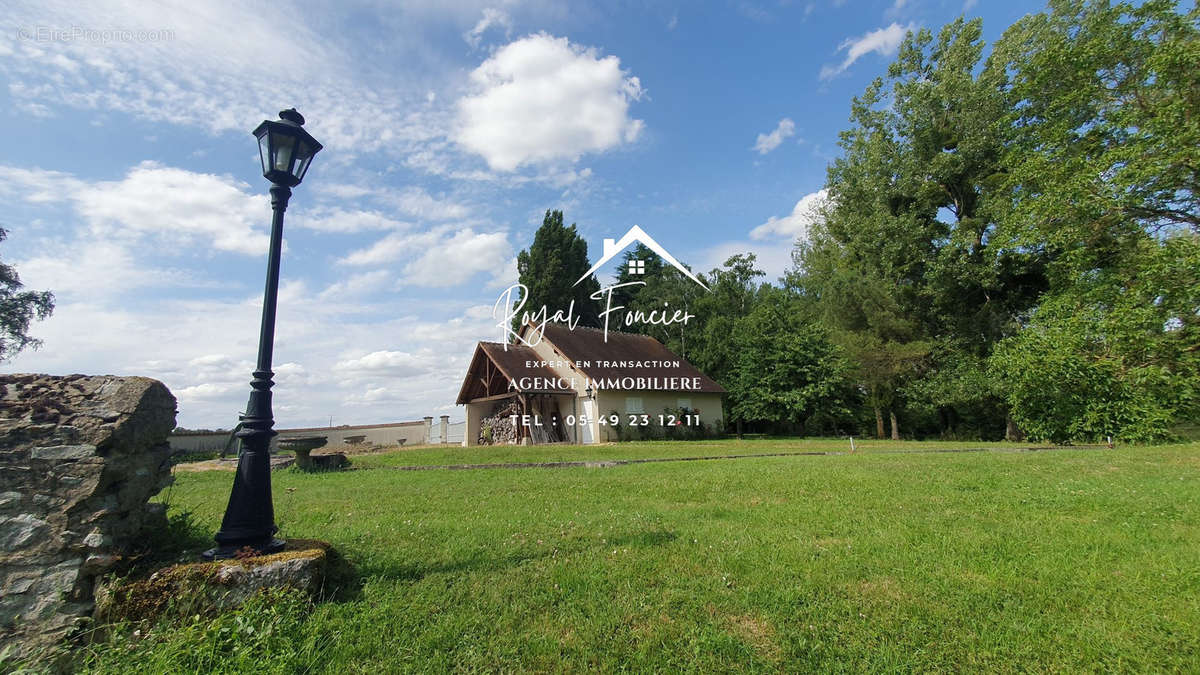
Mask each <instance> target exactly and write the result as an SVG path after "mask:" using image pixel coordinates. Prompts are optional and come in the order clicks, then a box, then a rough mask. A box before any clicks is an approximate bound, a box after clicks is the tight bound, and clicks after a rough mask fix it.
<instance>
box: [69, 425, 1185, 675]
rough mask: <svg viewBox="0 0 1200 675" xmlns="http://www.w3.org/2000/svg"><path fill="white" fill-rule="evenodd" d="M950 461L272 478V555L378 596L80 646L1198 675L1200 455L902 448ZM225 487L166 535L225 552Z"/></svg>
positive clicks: (726, 450) (252, 658)
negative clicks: (320, 548) (210, 541)
mask: <svg viewBox="0 0 1200 675" xmlns="http://www.w3.org/2000/svg"><path fill="white" fill-rule="evenodd" d="M861 447H862V446H861V445H860V448H861ZM952 447H983V445H982V444H978V443H975V444H939V443H872V444H868V446H867V448H866V451H865V452H862V453H859V454H854V455H839V456H795V457H766V458H754V459H739V460H728V461H698V462H670V463H653V464H636V465H626V466H615V467H608V468H568V469H518V470H513V469H508V470H504V469H489V470H476V471H445V470H435V471H417V472H410V471H394V470H387V469H386V466H388V465H398V464H458V463H478V462H492V461H496V462H509V461H557V460H559V459H628V458H633V457H667V456H692V455H710V454H750V453H755V452H805V451H841V450H847V449H848V447H847V444H846V442H844V441H812V442H808V441H748V442H742V443H737V442H732V441H723V442H707V443H666V442H658V443H637V444H621V445H615V446H598V447H588V448H549V449H546V448H505V449H502V450H497V449H462V448H450V449H445V448H441V449H413V450H405V451H400V452H396V453H393V454H390V455H376V456H370V457H356V458H355V462H356V465H357V466H362V467H374V468H373V469H368V470H360V471H351V472H344V473H335V474H302V473H297V472H293V471H290V470H288V471H282V472H277V473H275V474H274V476H273V481H274V494H275V510H276V520H277V522H278V524H279V526H280V533H281V534H282V535H284V536H287V537H313V538H320V539H325V540H327V541H331V542H332V543H333V544H334V545H335V546H336V547H337V548H338V549H339V550H340V551H341V552H342V553H343V554H344V555H345V556H346V557H347V558H348V559H350V560H351V561H352V562H353V563H354V564H355V565H356V566H357V568H358V570H359V572H360V574H361V576H362V587H361V590H360V591H359V592H358V593H357V594H356V595H354V596H353V597H351V598H349V599H344V600H341V601H336V602H325V603H320V604H317V605H315V606H309V605H307V604H305V603H303V602H299V601H298V600H297V599H296V598H294V597H291V596H286V595H284V596H277V597H272V598H268V599H266V600H264V601H262V602H257V603H253V604H251V605H249V606H247V607H245V608H243V609H242V610H239V611H238V612H234V613H231V614H227V615H224V616H222V617H220V618H218V619H216V620H206V619H193V620H183V621H179V622H175V623H173V624H170V625H169V626H158V627H152V628H151V627H144V626H142V627H134V626H129V627H127V628H125V629H122V630H118V631H117V632H116V633H115V635H114V636H113V637H112V638H111V639H110V640H109V641H107V642H103V643H98V644H95V645H92V646H91V647H90V648H88V655H87V658H88V662H87V668H89V669H92V670H96V671H112V672H126V671H130V670H137V671H141V672H180V671H184V672H214V671H220V670H230V671H240V670H245V671H255V672H301V671H304V670H311V671H312V672H338V673H344V672H349V673H379V672H395V671H401V670H420V671H435V672H440V671H445V670H479V669H483V670H510V671H511V670H536V671H546V670H553V671H561V670H603V671H612V670H633V671H645V670H696V671H714V670H736V671H743V670H744V671H777V670H786V671H793V672H795V671H811V670H817V671H831V670H836V671H861V670H871V671H880V670H886V671H894V670H903V671H908V670H921V671H929V670H935V671H978V670H988V671H1018V670H1021V671H1026V670H1035V671H1077V670H1081V669H1084V670H1137V671H1144V670H1156V671H1191V672H1195V671H1197V670H1200V443H1192V444H1186V445H1174V446H1161V447H1151V448H1118V449H1116V450H1063V451H1054V452H1033V453H1012V452H967V453H899V452H885V451H888V450H915V449H933V448H952ZM997 447H1003V446H997ZM231 480H232V477H231V474H230V473H228V472H220V471H206V472H191V473H182V472H180V473H178V474H177V482H176V484H175V486H174V487H173V488H172V489H171V491H170V493H169V495H166V496H167V498H168V499H169V501H170V507H171V512H172V513H178V512H181V511H190V512H192V514H193V516H194V518H195V519H196V521H197V522H198V524H199V526H200V527H201V528H203V529H204V530H206V531H210V532H211V531H215V530H216V528H217V525H218V524H219V521H220V516H221V512H222V511H223V509H224V506H225V501H226V499H227V497H228V493H229V486H230V482H231ZM134 628H138V629H140V630H141V631H142V633H143V637H140V638H135V637H133V636H132V630H134ZM147 631H148V632H149V634H150V635H149V637H145V635H144V634H145V633H146V632H147Z"/></svg>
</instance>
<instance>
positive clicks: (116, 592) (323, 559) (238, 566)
mask: <svg viewBox="0 0 1200 675" xmlns="http://www.w3.org/2000/svg"><path fill="white" fill-rule="evenodd" d="M331 558H332V559H335V560H336V561H337V562H338V565H337V567H339V568H341V567H343V566H344V562H342V560H341V558H340V556H337V554H336V552H334V551H333V549H332V547H331V546H330V545H329V544H328V543H326V542H323V541H318V540H316V539H290V540H288V541H287V547H286V548H285V549H284V550H283V551H280V552H279V553H273V554H271V555H263V556H250V557H245V558H231V559H229V560H218V561H214V562H196V563H187V564H180V565H172V566H170V567H166V568H163V569H160V570H158V571H156V572H154V573H153V574H151V575H150V576H149V577H148V578H145V579H141V580H136V581H130V580H122V579H109V580H105V581H104V582H103V583H101V584H100V585H99V586H98V588H97V591H96V614H95V616H96V619H97V620H98V621H99V622H101V623H116V622H120V621H150V620H155V619H158V618H159V617H163V616H185V615H194V614H201V615H207V614H213V613H215V612H218V611H221V610H224V609H229V608H232V607H237V606H239V605H241V604H242V603H243V602H245V601H246V600H247V599H248V598H250V597H251V596H253V595H255V594H257V593H260V592H262V591H264V590H267V589H272V588H293V589H296V590H299V591H303V592H305V593H308V594H309V596H310V597H312V598H313V599H316V598H317V597H318V596H319V595H321V594H322V592H323V590H324V589H325V579H326V573H327V571H328V568H329V562H330V559H331ZM344 574H345V572H344V571H343V570H340V569H339V570H338V575H339V576H344Z"/></svg>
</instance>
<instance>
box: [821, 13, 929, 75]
mask: <svg viewBox="0 0 1200 675" xmlns="http://www.w3.org/2000/svg"><path fill="white" fill-rule="evenodd" d="M914 28H915V26H914V25H913V24H908V25H906V26H901V25H900V24H898V23H895V22H893V23H891V24H890V25H888V26H887V27H885V28H877V29H875V30H873V31H869V32H867V33H864V34H863V35H860V36H858V37H856V38H847V39H845V40H843V41H842V44H840V45H838V51H839V52H841V51H844V52H846V58H845V59H844V60H843V61H842V62H841V63H840V64H837V65H826V66H823V67H822V68H821V79H822V80H828V79H830V78H833V77H836V76H837V75H840V74H842V73H844V72H845V71H846V69H847V68H849V67H850V66H852V65H854V62H855V61H858V60H859V59H860V58H862V57H864V56H866V55H867V54H870V53H872V52H874V53H876V54H879V55H880V56H892V55H893V54H895V53H896V52H897V51H898V50H899V49H900V43H901V42H903V41H904V36H905V34H907V33H908V31H910V30H913V29H914Z"/></svg>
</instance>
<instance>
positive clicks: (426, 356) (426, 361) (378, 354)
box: [333, 348, 442, 377]
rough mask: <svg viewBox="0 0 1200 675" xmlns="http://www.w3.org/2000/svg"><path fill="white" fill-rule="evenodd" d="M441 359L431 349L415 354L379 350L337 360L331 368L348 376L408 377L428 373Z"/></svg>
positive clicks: (436, 366) (437, 365)
mask: <svg viewBox="0 0 1200 675" xmlns="http://www.w3.org/2000/svg"><path fill="white" fill-rule="evenodd" d="M441 362H442V359H441V358H439V357H438V355H437V354H435V353H434V351H433V350H432V349H429V348H425V349H422V350H421V351H420V352H419V353H417V354H410V353H409V352H403V351H390V350H380V351H375V352H371V353H369V354H364V355H363V356H359V357H356V358H352V359H346V360H343V361H339V362H338V363H336V364H335V365H334V366H333V369H334V370H335V371H336V372H338V373H340V374H342V375H345V376H348V377H361V376H364V375H365V376H371V377H380V376H392V377H408V376H412V375H420V374H422V373H428V372H431V371H433V370H435V369H436V368H438V367H439V365H440V364H441Z"/></svg>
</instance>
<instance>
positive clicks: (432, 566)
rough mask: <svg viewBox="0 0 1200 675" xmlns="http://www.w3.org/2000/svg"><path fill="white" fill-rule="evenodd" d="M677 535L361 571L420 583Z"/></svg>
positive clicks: (648, 533)
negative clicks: (442, 575) (441, 575)
mask: <svg viewBox="0 0 1200 675" xmlns="http://www.w3.org/2000/svg"><path fill="white" fill-rule="evenodd" d="M677 538H678V535H676V534H675V533H674V532H667V531H665V530H658V529H653V530H642V531H639V532H632V533H628V534H624V535H619V536H616V537H610V538H607V539H606V540H604V541H600V540H595V539H591V538H589V539H574V540H569V541H567V542H564V544H563V545H560V546H555V547H550V548H547V549H545V550H539V551H515V552H513V553H509V554H507V555H489V554H488V552H486V551H474V552H472V553H470V554H468V555H467V556H465V557H462V558H458V559H455V560H448V561H444V562H420V561H418V562H400V561H384V562H380V563H376V564H367V565H364V566H363V567H362V569H361V570H360V575H361V577H362V578H366V577H377V578H381V579H387V580H391V581H407V582H416V581H420V580H421V579H424V578H425V577H427V576H430V575H433V574H463V573H472V572H500V571H503V570H506V569H510V568H513V567H518V566H520V565H523V564H525V563H529V562H533V561H540V560H547V559H550V558H552V557H555V556H562V555H577V554H582V553H585V552H587V551H591V550H597V549H605V548H620V547H628V548H649V547H655V546H665V545H667V544H669V543H671V542H673V541H675V540H676V539H677ZM360 588H361V584H360Z"/></svg>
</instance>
